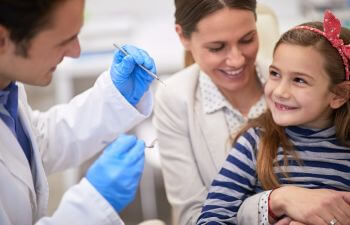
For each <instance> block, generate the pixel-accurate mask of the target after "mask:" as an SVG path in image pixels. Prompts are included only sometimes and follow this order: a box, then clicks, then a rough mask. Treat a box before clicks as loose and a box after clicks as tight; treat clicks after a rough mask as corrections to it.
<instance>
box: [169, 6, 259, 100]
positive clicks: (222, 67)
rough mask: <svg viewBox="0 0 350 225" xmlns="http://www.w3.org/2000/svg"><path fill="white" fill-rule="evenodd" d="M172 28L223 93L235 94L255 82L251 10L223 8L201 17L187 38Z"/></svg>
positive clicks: (253, 27)
mask: <svg viewBox="0 0 350 225" xmlns="http://www.w3.org/2000/svg"><path fill="white" fill-rule="evenodd" d="M176 31H177V33H178V34H179V36H180V39H181V41H182V43H183V45H184V47H185V48H186V49H187V50H189V51H191V52H192V55H193V57H194V59H195V61H196V63H197V64H199V66H200V67H201V69H202V70H203V71H204V72H205V73H206V74H207V75H208V76H209V77H210V78H211V80H212V81H213V82H214V83H215V84H216V86H217V87H218V88H219V89H220V90H221V91H222V92H223V94H224V95H225V94H230V93H236V92H237V91H240V90H242V89H243V88H245V87H246V86H247V85H248V84H251V83H250V82H256V76H255V58H256V55H257V51H258V47H259V42H258V36H257V30H256V24H255V17H254V14H253V12H251V11H248V10H241V9H228V8H224V9H221V10H218V11H216V12H215V13H213V14H211V15H209V16H207V17H205V18H203V19H202V20H201V21H200V22H199V23H198V24H197V29H196V31H195V32H193V33H192V34H191V37H190V38H186V37H184V36H183V33H182V30H181V27H180V26H179V25H177V26H176Z"/></svg>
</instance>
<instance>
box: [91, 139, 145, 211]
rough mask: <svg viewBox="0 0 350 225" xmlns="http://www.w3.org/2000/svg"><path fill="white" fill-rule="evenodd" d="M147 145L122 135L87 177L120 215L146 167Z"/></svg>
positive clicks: (92, 167) (133, 194) (105, 151)
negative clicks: (145, 151)
mask: <svg viewBox="0 0 350 225" xmlns="http://www.w3.org/2000/svg"><path fill="white" fill-rule="evenodd" d="M144 149H145V143H144V142H143V141H141V140H137V139H136V137H135V136H130V135H120V136H119V138H118V139H117V140H116V141H114V142H113V143H112V144H110V145H109V146H107V147H106V149H105V150H104V152H103V153H102V155H101V156H100V157H99V158H98V159H97V160H96V161H95V162H94V163H93V164H92V166H91V167H90V168H89V169H88V171H87V174H86V178H87V180H88V181H89V182H90V183H91V184H92V185H93V186H94V187H95V188H96V190H97V191H98V192H99V193H100V194H101V195H102V196H103V197H104V198H105V199H106V200H107V201H108V202H109V203H110V204H111V205H112V206H113V208H114V209H115V210H116V211H117V212H120V211H121V210H122V209H124V208H125V207H126V206H127V205H128V204H129V203H130V202H131V201H132V200H133V199H134V197H135V194H136V191H137V187H138V184H139V182H140V178H141V175H142V172H143V167H144Z"/></svg>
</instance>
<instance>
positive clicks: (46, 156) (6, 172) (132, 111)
mask: <svg viewBox="0 0 350 225" xmlns="http://www.w3.org/2000/svg"><path fill="white" fill-rule="evenodd" d="M18 96H19V102H18V104H19V115H20V119H21V121H22V124H23V127H24V130H25V132H26V134H27V135H28V137H29V138H30V140H31V142H32V146H33V152H32V168H30V167H29V164H28V162H27V159H26V157H25V155H24V152H23V150H22V149H21V147H20V145H19V143H18V142H17V140H16V138H15V137H14V135H13V134H12V133H11V131H10V129H9V128H8V127H7V126H6V124H5V123H4V122H3V121H2V120H0V180H1V181H0V182H1V184H0V224H1V225H32V224H38V225H39V224H40V225H43V224H45V225H48V224H50V225H51V224H52V225H53V224H68V225H69V224H74V225H77V224H84V225H89V224H91V225H92V224H94V225H96V224H99V225H101V224H102V225H103V224H105V225H107V224H123V222H122V221H121V220H120V218H119V216H118V214H117V213H116V212H115V211H114V210H113V208H112V206H111V205H109V204H108V202H107V201H106V200H105V199H104V198H103V197H102V196H101V195H100V194H99V193H98V192H97V191H96V190H95V189H94V188H93V187H92V185H91V184H90V183H89V182H88V181H87V180H86V179H83V180H82V181H81V182H80V183H79V184H78V185H76V186H74V187H72V188H71V189H69V190H68V191H67V192H66V193H65V195H64V196H63V199H62V201H61V203H60V206H59V208H58V209H57V211H56V212H55V213H54V215H53V216H52V217H50V218H49V217H45V215H46V213H47V204H48V197H49V189H48V182H47V176H48V175H50V174H52V173H54V172H57V171H62V170H64V169H67V168H70V167H73V166H77V165H79V164H81V163H82V162H84V161H85V160H87V159H88V158H90V157H92V156H93V155H95V154H96V153H97V152H99V151H101V150H102V149H103V148H104V147H105V145H106V143H110V142H111V141H112V140H114V139H115V138H116V137H117V136H118V135H119V134H120V133H122V132H126V131H128V130H129V129H131V128H132V127H134V126H135V125H136V124H137V123H139V122H140V121H142V120H143V119H145V118H146V117H148V116H149V115H150V113H151V110H152V104H153V103H152V97H151V94H150V93H149V92H147V93H146V94H145V96H144V97H143V98H142V99H141V102H140V103H139V104H138V105H137V107H136V108H134V107H133V106H131V105H130V104H129V103H128V102H127V101H126V100H125V99H124V98H123V97H122V95H121V94H120V93H119V92H118V91H117V89H116V88H115V87H114V85H113V82H112V80H111V79H110V75H109V73H108V72H105V73H104V74H102V75H101V76H100V77H99V78H98V80H97V81H96V83H95V85H94V87H92V88H91V89H89V90H87V91H86V92H84V93H82V94H80V95H78V96H77V97H75V98H74V99H73V100H72V101H71V102H70V103H69V104H64V105H58V106H55V107H53V108H51V109H50V110H49V111H47V112H45V113H41V112H37V111H32V110H31V108H30V106H29V105H28V103H27V97H26V94H25V91H24V88H23V85H20V84H19V93H18ZM33 179H34V180H33Z"/></svg>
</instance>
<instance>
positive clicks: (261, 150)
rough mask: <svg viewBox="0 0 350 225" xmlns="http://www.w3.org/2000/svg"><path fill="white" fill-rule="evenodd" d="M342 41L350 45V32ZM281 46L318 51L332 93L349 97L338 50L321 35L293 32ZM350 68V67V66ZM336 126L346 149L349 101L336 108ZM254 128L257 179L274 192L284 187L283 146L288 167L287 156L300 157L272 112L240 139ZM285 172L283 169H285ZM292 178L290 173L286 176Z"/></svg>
mask: <svg viewBox="0 0 350 225" xmlns="http://www.w3.org/2000/svg"><path fill="white" fill-rule="evenodd" d="M302 25H305V26H310V27H314V28H317V29H319V30H323V25H322V23H320V22H312V23H306V24H302ZM340 38H341V39H343V41H344V43H345V44H349V43H350V30H349V29H346V28H342V31H341V34H340ZM280 44H290V45H298V46H304V47H309V46H312V47H313V48H315V49H316V50H317V51H318V52H319V53H320V54H321V55H323V57H324V58H325V65H324V68H325V70H326V72H327V74H328V75H329V77H330V80H331V81H330V87H329V90H330V91H332V92H334V93H336V94H337V95H340V96H343V97H346V98H348V97H349V90H348V89H347V88H346V87H345V88H344V87H342V86H340V85H339V84H341V83H342V82H344V80H345V69H344V64H343V60H342V58H341V56H340V55H339V53H338V51H337V50H336V49H335V48H334V47H333V46H332V45H331V44H330V42H329V41H328V40H327V39H325V38H324V37H323V36H321V35H320V34H317V33H315V32H312V31H309V30H300V29H292V30H289V31H287V32H286V33H284V34H283V35H282V36H281V38H280V40H279V41H278V42H277V44H276V46H275V49H274V52H275V51H276V49H277V48H278V46H279V45H280ZM349 66H350V65H349ZM332 117H333V118H332V119H333V122H334V126H335V128H336V136H337V138H338V140H339V141H340V142H341V143H342V144H343V145H345V146H350V142H349V140H350V103H349V100H348V101H347V102H345V103H344V104H343V105H342V106H341V107H340V108H338V109H335V110H334V111H333V114H332ZM251 127H258V128H261V134H260V143H259V146H258V151H257V152H258V153H257V176H258V179H259V180H260V182H261V184H262V187H263V188H264V189H273V188H277V187H279V186H280V184H279V181H278V179H277V177H276V175H275V172H274V167H275V166H276V167H278V166H279V165H277V162H276V156H277V151H278V148H279V147H282V149H283V155H284V163H283V166H287V165H288V161H287V155H292V156H294V158H296V159H298V158H297V155H296V153H295V151H294V150H293V146H292V143H291V142H290V141H289V140H288V138H287V136H286V134H285V131H284V127H281V126H279V125H277V124H276V123H275V122H274V121H273V118H272V115H271V112H270V111H269V110H267V111H266V112H265V113H264V114H262V115H261V116H260V117H258V118H256V119H254V120H251V121H249V122H248V123H247V125H246V126H245V127H244V128H243V129H242V130H241V131H240V132H239V133H238V135H237V136H236V138H235V140H234V142H236V141H237V138H238V137H239V136H240V135H242V134H243V133H244V132H246V131H247V130H248V129H249V128H251ZM282 171H283V170H282ZM284 175H285V176H288V174H284Z"/></svg>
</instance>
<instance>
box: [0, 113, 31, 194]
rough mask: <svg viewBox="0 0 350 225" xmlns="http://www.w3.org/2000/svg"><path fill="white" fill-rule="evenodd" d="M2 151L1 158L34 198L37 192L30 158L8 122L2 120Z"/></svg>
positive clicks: (0, 125)
mask: <svg viewBox="0 0 350 225" xmlns="http://www.w3.org/2000/svg"><path fill="white" fill-rule="evenodd" d="M0 136H1V144H0V145H1V152H0V158H1V160H2V161H3V163H4V164H5V165H6V167H7V168H8V169H9V171H10V172H11V173H12V175H13V176H14V177H17V178H18V179H19V180H21V181H22V182H23V183H24V184H25V185H27V186H28V188H29V189H30V191H31V192H32V193H31V194H32V196H34V199H35V198H36V197H35V196H36V193H35V190H34V184H33V177H32V174H31V170H30V167H29V163H28V160H27V158H26V156H25V154H24V152H23V150H22V148H21V146H20V144H19V143H18V141H17V139H16V137H15V136H14V135H13V133H12V132H11V130H10V129H9V128H8V127H7V126H6V124H5V123H4V122H3V121H2V120H0Z"/></svg>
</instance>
